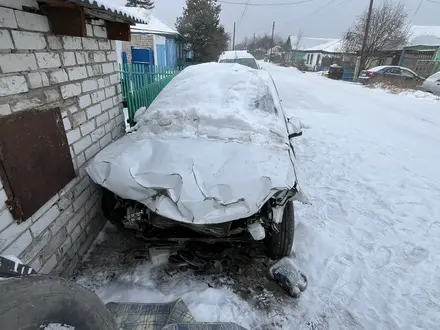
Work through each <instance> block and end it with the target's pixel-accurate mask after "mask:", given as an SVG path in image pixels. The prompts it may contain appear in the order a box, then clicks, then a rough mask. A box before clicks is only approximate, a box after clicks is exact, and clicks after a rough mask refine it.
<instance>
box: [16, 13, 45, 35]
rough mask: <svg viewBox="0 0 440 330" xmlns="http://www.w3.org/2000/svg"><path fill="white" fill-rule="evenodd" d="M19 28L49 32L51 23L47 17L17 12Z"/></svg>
mask: <svg viewBox="0 0 440 330" xmlns="http://www.w3.org/2000/svg"><path fill="white" fill-rule="evenodd" d="M15 17H16V18H17V24H18V27H19V28H21V29H23V30H31V31H41V32H49V22H48V21H47V18H46V16H42V15H37V14H32V13H26V12H23V11H18V10H16V11H15Z"/></svg>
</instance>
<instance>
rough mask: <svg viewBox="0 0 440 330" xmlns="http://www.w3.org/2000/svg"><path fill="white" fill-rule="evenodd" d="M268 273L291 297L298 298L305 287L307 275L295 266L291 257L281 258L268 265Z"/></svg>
mask: <svg viewBox="0 0 440 330" xmlns="http://www.w3.org/2000/svg"><path fill="white" fill-rule="evenodd" d="M269 274H270V276H271V277H272V278H273V279H274V280H275V281H276V282H277V283H278V284H279V285H280V286H281V287H282V288H283V289H284V290H286V291H287V293H288V294H289V295H291V296H292V297H295V298H299V296H300V295H301V292H304V291H305V289H306V288H307V284H308V282H307V276H306V275H304V273H303V272H302V271H300V270H299V269H298V268H297V267H296V266H295V264H294V263H293V260H292V259H289V258H283V259H281V260H280V261H278V262H277V263H276V264H275V265H273V266H272V267H270V269H269Z"/></svg>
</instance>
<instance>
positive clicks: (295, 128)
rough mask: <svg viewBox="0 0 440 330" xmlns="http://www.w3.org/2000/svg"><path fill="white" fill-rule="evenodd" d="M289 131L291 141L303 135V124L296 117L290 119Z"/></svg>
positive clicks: (288, 122) (288, 120)
mask: <svg viewBox="0 0 440 330" xmlns="http://www.w3.org/2000/svg"><path fill="white" fill-rule="evenodd" d="M287 129H288V133H289V140H290V139H291V138H294V137H298V136H301V135H302V131H301V123H300V121H299V120H298V119H296V118H295V117H290V118H288V119H287Z"/></svg>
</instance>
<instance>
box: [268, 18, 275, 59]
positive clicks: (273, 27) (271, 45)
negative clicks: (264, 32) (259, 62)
mask: <svg viewBox="0 0 440 330" xmlns="http://www.w3.org/2000/svg"><path fill="white" fill-rule="evenodd" d="M274 32H275V21H273V24H272V39H271V41H270V50H269V62H270V61H271V59H272V48H273V34H274Z"/></svg>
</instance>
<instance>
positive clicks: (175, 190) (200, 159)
mask: <svg viewBox="0 0 440 330" xmlns="http://www.w3.org/2000/svg"><path fill="white" fill-rule="evenodd" d="M294 161H295V158H294V156H293V153H292V151H291V149H290V147H288V146H287V145H286V146H285V148H281V147H280V146H276V147H272V146H265V145H258V144H252V143H242V142H237V141H227V140H218V139H208V138H164V137H157V136H156V137H152V136H149V135H148V134H139V133H137V134H128V135H126V136H124V137H123V138H121V139H120V140H118V141H116V142H114V143H113V144H111V145H109V146H108V147H107V148H105V149H104V150H102V151H101V152H100V153H98V155H96V157H95V158H94V159H93V160H92V161H91V163H90V164H89V165H88V166H87V168H86V171H87V173H88V174H89V175H90V177H91V178H92V180H93V181H94V182H95V183H97V184H99V185H101V186H103V187H105V188H107V189H109V190H111V191H112V192H114V193H115V194H116V195H118V196H120V197H122V198H124V199H131V200H136V201H139V202H140V203H142V204H144V205H146V206H147V207H148V208H149V209H150V210H151V211H153V212H155V213H157V214H160V215H162V216H164V217H167V218H170V219H173V220H176V221H179V222H185V223H193V224H215V223H222V222H227V221H232V220H237V219H240V218H245V217H249V216H251V215H253V214H255V213H256V212H257V211H258V210H259V209H260V208H261V207H262V205H263V204H264V203H265V202H266V201H267V200H268V199H269V198H271V197H272V196H273V195H274V194H275V193H277V192H279V191H286V190H290V189H296V190H295V191H298V193H297V194H296V198H297V199H299V200H302V201H306V200H305V197H304V196H303V195H302V193H301V192H300V188H299V185H298V182H297V176H296V171H295V165H294Z"/></svg>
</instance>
